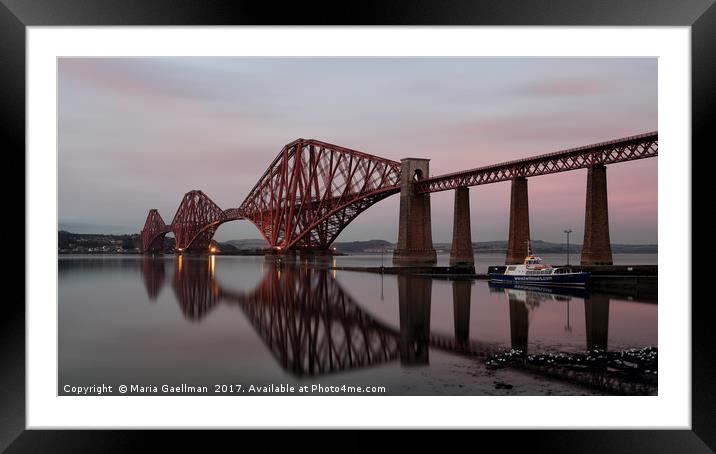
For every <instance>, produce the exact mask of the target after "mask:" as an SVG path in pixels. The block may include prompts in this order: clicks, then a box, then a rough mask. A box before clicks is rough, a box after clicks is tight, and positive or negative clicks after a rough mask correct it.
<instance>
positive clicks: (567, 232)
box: [564, 229, 572, 266]
mask: <svg viewBox="0 0 716 454" xmlns="http://www.w3.org/2000/svg"><path fill="white" fill-rule="evenodd" d="M564 233H566V234H567V266H569V234H570V233H572V229H567V230H565V231H564Z"/></svg>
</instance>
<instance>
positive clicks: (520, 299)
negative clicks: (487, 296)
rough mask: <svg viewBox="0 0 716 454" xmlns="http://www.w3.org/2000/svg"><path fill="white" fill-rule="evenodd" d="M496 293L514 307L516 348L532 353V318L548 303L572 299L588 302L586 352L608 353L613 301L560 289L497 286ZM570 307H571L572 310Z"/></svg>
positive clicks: (512, 330) (512, 335)
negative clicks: (602, 351)
mask: <svg viewBox="0 0 716 454" xmlns="http://www.w3.org/2000/svg"><path fill="white" fill-rule="evenodd" d="M491 288H492V289H494V291H496V292H502V291H504V292H505V293H506V294H507V299H508V301H509V305H510V339H511V342H512V348H513V349H515V350H520V351H522V352H523V354H525V355H526V354H527V353H528V344H529V326H530V321H531V319H532V314H533V312H534V310H535V309H536V308H538V307H539V305H540V303H542V302H544V301H554V302H563V303H565V304H567V305H569V304H570V301H571V299H572V296H577V297H579V298H581V299H582V300H583V301H584V318H585V327H586V338H587V342H586V348H587V350H588V351H593V350H607V338H608V335H609V297H608V296H607V295H604V294H600V293H589V292H587V291H585V290H582V289H558V288H541V287H527V286H511V287H503V286H493V285H491ZM568 307H569V306H568Z"/></svg>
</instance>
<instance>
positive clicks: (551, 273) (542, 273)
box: [489, 244, 589, 287]
mask: <svg viewBox="0 0 716 454" xmlns="http://www.w3.org/2000/svg"><path fill="white" fill-rule="evenodd" d="M489 277H490V281H491V282H499V283H511V284H522V285H545V286H546V285H551V286H555V285H557V286H570V287H572V286H573V287H584V286H585V285H586V284H587V280H588V279H589V273H588V272H586V271H580V272H573V271H572V269H571V268H565V267H553V266H550V265H547V264H544V263H542V259H541V258H539V257H538V256H536V255H534V254H532V249H531V248H530V246H529V244H528V245H527V257H525V262H524V263H523V264H521V265H507V266H506V267H505V272H504V273H490V274H489Z"/></svg>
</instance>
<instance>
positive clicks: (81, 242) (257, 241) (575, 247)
mask: <svg viewBox="0 0 716 454" xmlns="http://www.w3.org/2000/svg"><path fill="white" fill-rule="evenodd" d="M57 239H58V249H59V250H60V251H65V252H88V251H90V249H91V250H92V251H100V250H101V251H112V252H114V251H132V250H133V251H138V250H139V247H140V242H141V240H140V238H139V235H137V234H134V235H107V234H82V233H71V232H67V231H64V230H60V231H59V232H57ZM217 244H218V245H219V248H220V249H221V250H222V251H224V252H239V251H252V252H255V251H257V250H261V249H265V248H267V247H268V243H267V242H266V240H264V239H263V238H254V239H246V240H229V241H224V242H217ZM333 246H334V247H335V248H336V251H337V252H341V253H344V254H360V253H366V254H369V253H374V254H380V252H381V251H384V252H392V250H393V249H394V248H395V244H394V243H391V242H389V241H385V240H367V241H339V242H336V243H333ZM450 246H451V244H450V243H435V244H434V247H435V249H436V250H438V251H444V252H449V251H450ZM472 247H473V249H474V250H475V252H477V253H479V252H499V253H504V252H506V251H507V241H479V242H474V243H472ZM173 249H174V238H172V237H167V238H165V239H164V250H165V251H167V252H170V251H172V250H173ZM532 250H533V251H534V252H535V253H536V254H552V253H566V252H567V245H566V244H564V243H550V242H547V241H541V240H532ZM658 250H659V248H658V245H656V244H612V252H613V253H615V254H656V253H657V252H658ZM569 251H570V252H571V253H580V252H581V251H582V245H581V244H570V245H569ZM90 252H91V251H90Z"/></svg>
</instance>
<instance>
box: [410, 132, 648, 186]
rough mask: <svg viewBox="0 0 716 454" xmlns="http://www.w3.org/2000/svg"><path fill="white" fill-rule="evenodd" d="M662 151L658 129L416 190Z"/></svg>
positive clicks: (428, 182)
mask: <svg viewBox="0 0 716 454" xmlns="http://www.w3.org/2000/svg"><path fill="white" fill-rule="evenodd" d="M658 152H659V138H658V133H657V132H649V133H646V134H640V135H636V136H630V137H625V138H622V139H617V140H612V141H608V142H601V143H596V144H593V145H587V146H584V147H578V148H571V149H568V150H563V151H557V152H554V153H549V154H543V155H540V156H534V157H531V158H526V159H519V160H516V161H509V162H505V163H501V164H494V165H490V166H485V167H478V168H476V169H470V170H464V171H460V172H454V173H449V174H445V175H439V176H435V177H431V178H426V179H424V180H422V181H418V182H416V183H415V186H414V190H415V193H418V194H425V193H431V192H440V191H448V190H451V189H457V188H461V187H468V186H477V185H481V184H490V183H498V182H500V181H508V180H512V179H514V178H516V177H532V176H538V175H548V174H551V173H558V172H567V171H570V170H577V169H586V168H589V167H592V166H594V165H597V164H614V163H618V162H626V161H633V160H636V159H644V158H651V157H655V156H657V155H658Z"/></svg>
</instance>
